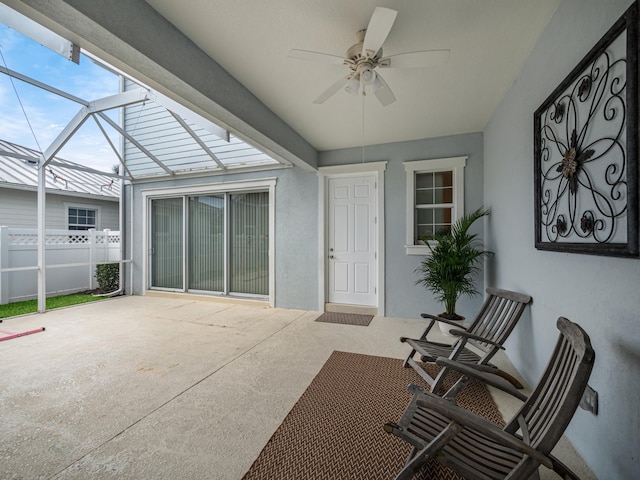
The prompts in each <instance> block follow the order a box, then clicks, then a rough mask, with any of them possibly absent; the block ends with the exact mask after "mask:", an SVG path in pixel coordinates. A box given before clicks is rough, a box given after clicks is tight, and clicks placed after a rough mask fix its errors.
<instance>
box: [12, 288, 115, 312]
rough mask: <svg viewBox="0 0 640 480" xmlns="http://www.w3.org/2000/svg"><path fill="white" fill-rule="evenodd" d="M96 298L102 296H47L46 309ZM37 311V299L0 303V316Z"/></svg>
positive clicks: (80, 294)
mask: <svg viewBox="0 0 640 480" xmlns="http://www.w3.org/2000/svg"><path fill="white" fill-rule="evenodd" d="M97 300H104V297H94V296H93V295H90V294H87V293H74V294H71V295H61V296H59V297H51V298H47V310H53V309H54V308H61V307H68V306H70V305H79V304H81V303H87V302H95V301H97ZM37 311H38V300H26V301H24V302H15V303H9V304H7V305H0V318H7V317H14V316H16V315H24V314H26V313H35V312H37Z"/></svg>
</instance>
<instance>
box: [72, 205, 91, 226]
mask: <svg viewBox="0 0 640 480" xmlns="http://www.w3.org/2000/svg"><path fill="white" fill-rule="evenodd" d="M68 212H69V215H68V224H69V226H68V228H69V230H89V229H90V228H96V227H97V222H96V218H97V211H96V210H95V209H92V208H76V207H69V210H68Z"/></svg>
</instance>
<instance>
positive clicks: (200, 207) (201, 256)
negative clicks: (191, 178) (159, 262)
mask: <svg viewBox="0 0 640 480" xmlns="http://www.w3.org/2000/svg"><path fill="white" fill-rule="evenodd" d="M224 203H225V199H224V195H213V196H202V197H189V221H188V222H187V231H188V232H189V233H188V234H187V242H188V245H189V248H188V250H187V258H188V265H189V277H188V278H189V282H188V285H187V288H188V289H190V290H203V291H210V292H224V290H225V288H224V283H225V282H224V264H225V261H224V260H225V255H224V244H225V241H224V235H225V228H224V225H225V219H224Z"/></svg>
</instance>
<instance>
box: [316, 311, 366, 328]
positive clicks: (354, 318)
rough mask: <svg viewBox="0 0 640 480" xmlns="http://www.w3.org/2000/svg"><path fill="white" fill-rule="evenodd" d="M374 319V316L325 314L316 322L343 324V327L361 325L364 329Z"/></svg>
mask: <svg viewBox="0 0 640 480" xmlns="http://www.w3.org/2000/svg"><path fill="white" fill-rule="evenodd" d="M372 318H373V315H359V314H356V313H336V312H324V313H323V314H322V315H320V316H319V317H318V318H316V322H326V323H342V324H343V325H361V326H363V327H366V326H367V325H369V324H370V323H371V319H372Z"/></svg>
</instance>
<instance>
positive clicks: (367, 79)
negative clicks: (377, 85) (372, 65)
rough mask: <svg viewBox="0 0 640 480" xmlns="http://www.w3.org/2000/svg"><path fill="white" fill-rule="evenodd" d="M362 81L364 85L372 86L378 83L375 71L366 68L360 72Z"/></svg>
mask: <svg viewBox="0 0 640 480" xmlns="http://www.w3.org/2000/svg"><path fill="white" fill-rule="evenodd" d="M360 80H361V81H362V84H363V85H371V84H372V83H374V82H375V81H376V74H375V73H373V70H371V69H369V68H365V69H364V70H362V71H361V72H360Z"/></svg>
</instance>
